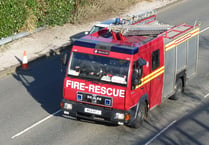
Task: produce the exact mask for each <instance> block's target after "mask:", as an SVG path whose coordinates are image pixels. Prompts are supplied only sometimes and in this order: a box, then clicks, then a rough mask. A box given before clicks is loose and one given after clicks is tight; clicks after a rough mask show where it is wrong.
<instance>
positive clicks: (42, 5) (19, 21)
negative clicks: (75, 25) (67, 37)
mask: <svg viewBox="0 0 209 145" xmlns="http://www.w3.org/2000/svg"><path fill="white" fill-rule="evenodd" d="M75 1H76V0H0V38H2V37H7V36H10V35H12V34H14V33H18V32H20V31H30V30H31V29H34V28H37V27H41V26H44V25H49V26H55V25H63V24H65V23H66V22H72V20H73V13H74V9H75Z"/></svg>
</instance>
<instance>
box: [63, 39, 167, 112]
mask: <svg viewBox="0 0 209 145" xmlns="http://www.w3.org/2000/svg"><path fill="white" fill-rule="evenodd" d="M85 39H91V40H94V41H102V42H106V43H113V44H118V45H126V46H137V47H138V53H136V54H133V55H132V54H125V53H119V52H112V51H110V52H109V55H108V56H107V55H102V54H95V53H94V50H95V49H93V48H86V47H81V46H76V45H74V46H73V48H72V52H80V53H86V54H94V55H100V56H105V57H110V58H118V59H124V60H129V61H130V68H129V76H128V84H127V87H122V86H118V85H111V84H102V83H93V82H91V81H86V80H82V79H79V78H70V77H68V76H66V78H65V81H64V90H63V96H64V99H67V100H71V101H77V100H76V93H77V92H85V93H90V94H97V95H103V96H107V97H112V98H113V103H112V106H111V108H114V109H120V110H130V109H131V108H132V107H134V106H135V105H136V104H137V103H138V102H139V99H140V97H141V96H143V95H145V94H147V96H148V100H149V108H152V107H153V106H155V105H158V104H160V103H161V96H162V86H163V73H162V71H164V70H162V67H163V66H164V49H163V48H164V44H163V37H162V36H159V37H157V38H155V39H153V40H152V41H149V42H147V43H144V44H143V43H142V41H143V40H145V39H147V38H146V37H141V36H132V37H128V38H127V40H126V41H119V40H113V39H107V38H101V37H93V36H86V37H85ZM139 40H140V41H139ZM136 42H137V43H136ZM156 49H160V66H159V68H157V69H155V70H152V61H151V59H152V52H153V51H155V50H156ZM139 58H143V59H144V60H146V62H147V65H145V66H143V75H142V79H141V80H142V84H141V85H139V86H138V87H136V89H134V90H131V77H132V75H131V74H132V73H133V68H132V67H131V66H132V65H133V62H134V61H136V60H137V59H139ZM159 69H160V70H159ZM89 86H91V89H89ZM93 86H94V87H93ZM92 87H93V88H92ZM102 89H103V90H102ZM113 91H114V92H113ZM120 91H122V93H121V92H120ZM123 93H124V94H123ZM113 94H114V95H113ZM119 94H122V95H121V96H120V95H119ZM87 104H91V103H87ZM94 105H96V104H94ZM98 106H102V105H98Z"/></svg>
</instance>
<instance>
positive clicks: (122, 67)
mask: <svg viewBox="0 0 209 145" xmlns="http://www.w3.org/2000/svg"><path fill="white" fill-rule="evenodd" d="M129 64H130V62H129V61H127V60H123V59H115V58H110V57H103V56H98V55H91V54H84V53H78V52H73V53H72V55H71V59H70V63H69V67H68V75H70V76H76V77H82V78H83V79H91V80H92V81H93V80H96V81H103V82H108V83H117V84H122V85H126V84H127V78H128V70H129Z"/></svg>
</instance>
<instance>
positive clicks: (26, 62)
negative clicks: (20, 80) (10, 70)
mask: <svg viewBox="0 0 209 145" xmlns="http://www.w3.org/2000/svg"><path fill="white" fill-rule="evenodd" d="M22 68H23V69H27V68H28V58H27V53H26V51H24V55H23V61H22Z"/></svg>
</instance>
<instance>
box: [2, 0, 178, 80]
mask: <svg viewBox="0 0 209 145" xmlns="http://www.w3.org/2000/svg"><path fill="white" fill-rule="evenodd" d="M176 1H178V0H152V1H143V2H141V1H140V2H139V3H137V4H136V5H134V6H133V7H131V8H129V9H128V10H126V11H125V12H123V13H122V15H128V14H137V13H140V11H139V10H142V11H146V10H153V9H160V8H162V7H165V6H168V5H169V4H172V3H175V2H176ZM113 17H114V16H113ZM101 21H102V20H101ZM95 23H97V21H94V22H89V23H85V24H77V25H73V24H65V25H63V26H56V27H48V28H47V29H45V30H42V31H39V32H36V33H32V34H31V35H29V36H26V37H23V38H21V39H18V40H15V41H12V42H10V43H8V44H5V45H2V46H0V62H1V63H0V77H3V76H5V75H8V74H11V73H13V72H14V71H15V70H16V68H17V67H19V66H21V63H22V59H23V54H24V51H26V52H27V58H28V61H29V62H31V61H34V60H36V59H38V58H40V57H43V56H49V55H52V54H59V52H60V51H61V50H62V49H63V48H65V47H66V46H68V45H70V44H71V42H70V39H69V37H70V36H72V35H75V34H77V33H79V32H82V31H88V30H90V28H91V27H92V26H93V25H94V24H95Z"/></svg>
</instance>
